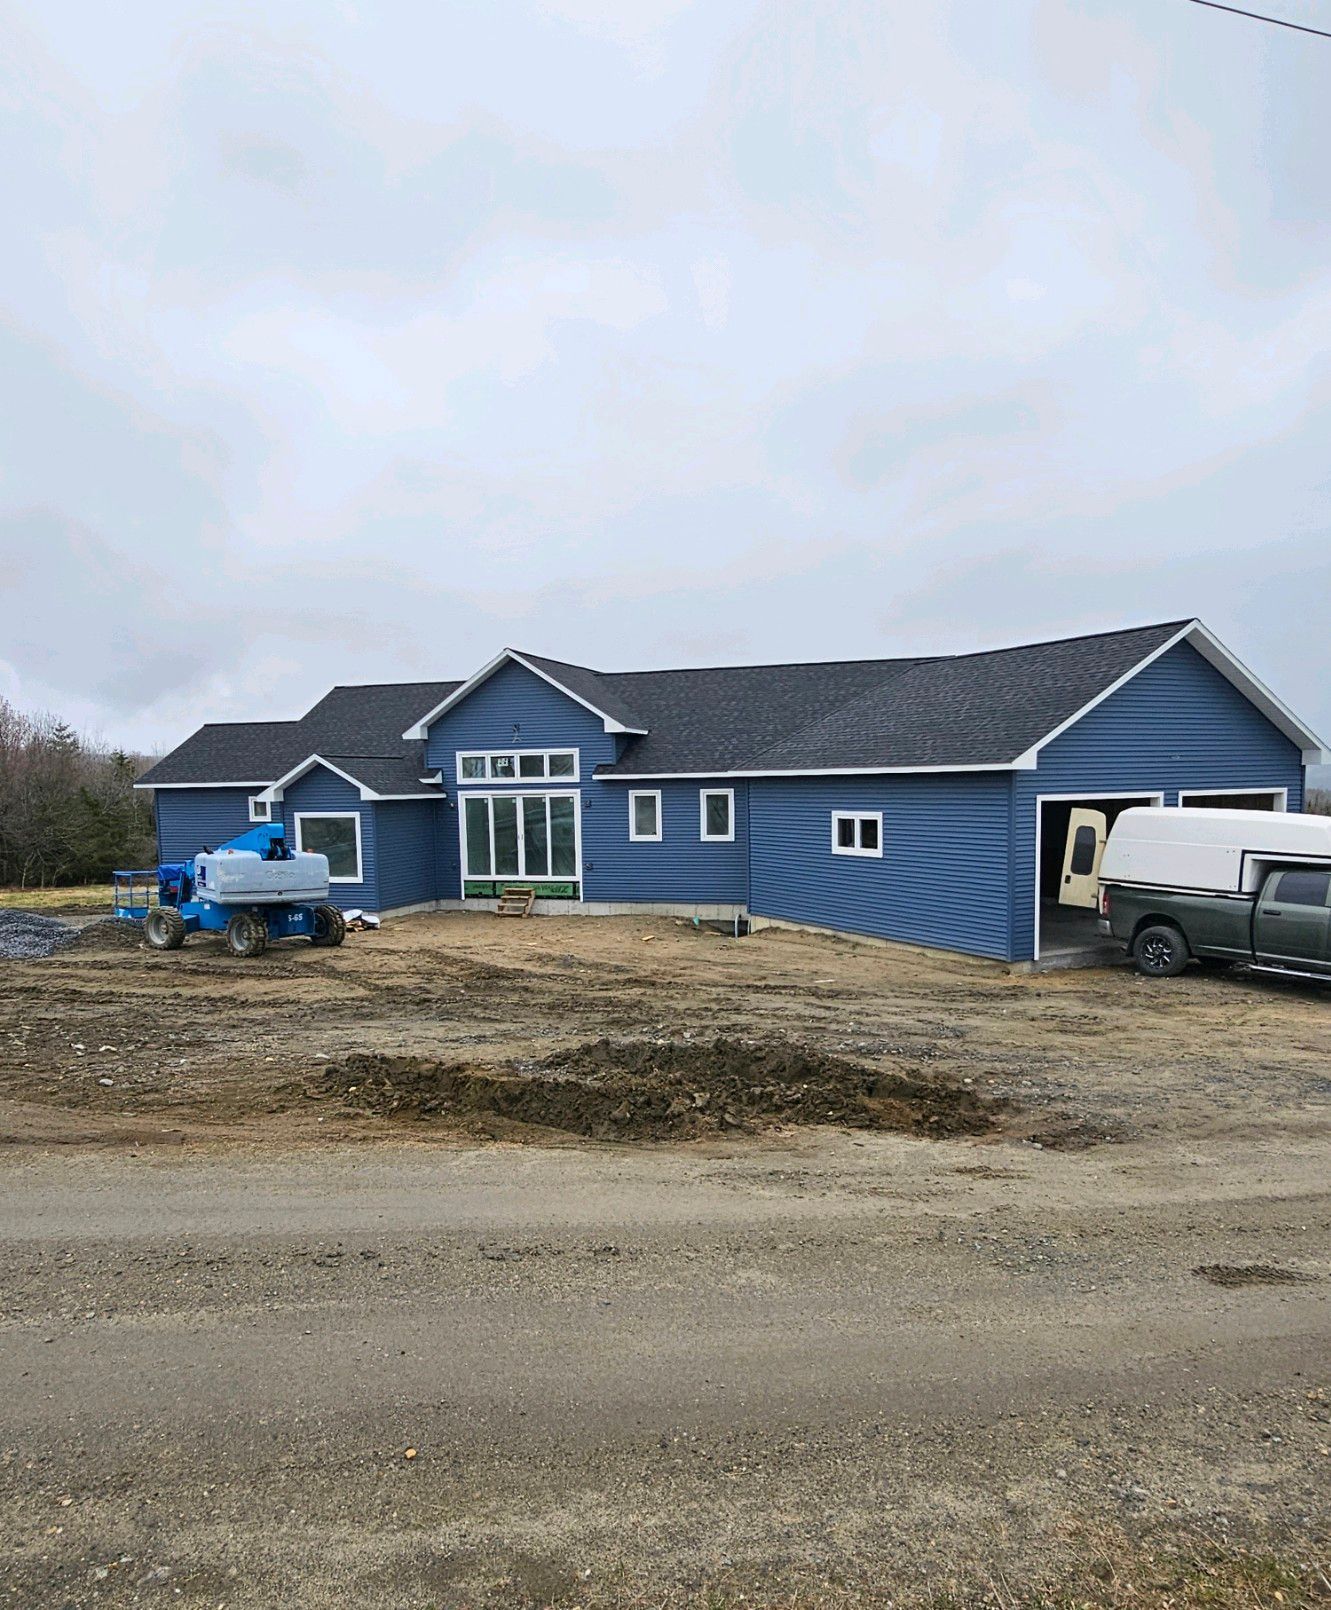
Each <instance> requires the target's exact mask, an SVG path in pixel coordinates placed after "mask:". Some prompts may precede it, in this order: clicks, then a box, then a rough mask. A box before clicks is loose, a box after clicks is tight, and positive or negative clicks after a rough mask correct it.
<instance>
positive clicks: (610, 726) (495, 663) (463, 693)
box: [402, 648, 647, 740]
mask: <svg viewBox="0 0 1331 1610" xmlns="http://www.w3.org/2000/svg"><path fill="white" fill-rule="evenodd" d="M510 661H511V662H512V663H513V664H514V665H520V666H521V667H522V668H523V670H524V671H530V672H531V674H532V675H533V676H539V677H540V679H541V681H542V682H548V683H549V684H550V686H551V687H552V688H557V689H558V690H559V692H560V693H562V694H563V695H564V697H565V698H568V699H572V700H573V702H574V704H580V705H581V706H582V708H583V709H584V710H590V711H591V713H592V714H593V715H594V716H600V718H601V720H602V722H603V723H604V725H605V730H606V731H607V732H624V733H636V734H638V735H639V736H641V735H642V734H644V733H645V732H646V730H647V729H646V728H645V727H626V726H625V725H624V723H623V722H622V721H616V720H615V718H614V717H613V716H608V715H606V713H605V711H604V710H598V709H597V708H596V706H595V705H594V704H591V703H589V702H588V701H587V700H586V699H584V698H583V697H582V696H581V695H580V694H577V693H574V692H573V690H572V688H566V687H565V686H564V684H563V683H562V682H559V681H557V680H556V679H555V678H554V677H552V676H551V675H550V674H549V672H548V671H542V670H541V669H540V667H539V666H535V665H533V664H532V663H531V661H530V660H526V659H524V658H523V656H522V655H521V654H519V653H518V651H517V650H516V649H512V648H506V649H504V650H502V651H501V652H500V653H498V654H496V655H495V657H494V659H492V660H491V661H490V662H489V663H488V664H487V665H483V666H482V667H481V668H480V670H479V671H477V672H476V674H475V675H474V676H469V677H468V678H467V680H466V681H465V682H464V683H463V684H462V686H461V687H460V688H456V689H454V691H453V692H452V693H450V694H449V696H448V697H447V698H446V699H445V700H444V701H443V702H442V703H441V704H437V705H435V707H434V709H433V710H430V711H428V712H427V713H426V714H425V715H423V716H422V717H421V719H420V720H419V721H417V722H415V723H414V724H413V725H412V726H410V727H408V728H407V730H406V731H405V732H404V733H403V734H402V736H403V738H405V739H409V740H410V739H424V738H428V737H429V729H430V727H431V726H433V724H434V723H435V722H436V721H438V719H439V717H440V716H441V715H443V714H444V712H445V711H447V710H451V709H452V708H453V706H454V705H455V704H461V702H462V700H463V699H465V698H466V697H467V695H468V694H470V693H474V692H475V691H476V689H477V688H478V687H480V685H481V683H482V682H486V681H488V680H489V679H490V677H492V676H493V675H494V674H495V672H496V671H497V670H498V669H499V668H500V666H502V665H505V664H507V663H509V662H510Z"/></svg>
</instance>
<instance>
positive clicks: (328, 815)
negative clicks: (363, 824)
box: [291, 811, 365, 883]
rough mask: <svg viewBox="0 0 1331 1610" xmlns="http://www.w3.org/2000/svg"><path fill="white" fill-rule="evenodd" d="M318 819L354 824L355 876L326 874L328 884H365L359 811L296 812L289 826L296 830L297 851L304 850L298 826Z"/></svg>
mask: <svg viewBox="0 0 1331 1610" xmlns="http://www.w3.org/2000/svg"><path fill="white" fill-rule="evenodd" d="M319 817H322V818H324V819H325V820H329V819H333V820H336V821H339V822H344V821H348V820H349V821H352V822H354V823H355V824H356V876H355V877H354V878H348V877H346V876H345V875H344V876H341V877H334V876H333V874H332V873H331V872H330V873H329V874H328V881H329V883H364V882H365V857H364V856H363V855H362V853H361V840H360V812H359V811H297V812H296V813H295V814H294V815H293V816H292V818H291V825H292V827H294V828H295V830H296V848H297V849H298V850H300V849H303V848H304V845H303V844H302V843H301V837H300V824H301V823H302V822H304V821H306V820H307V819H315V818H319ZM320 853H322V852H320Z"/></svg>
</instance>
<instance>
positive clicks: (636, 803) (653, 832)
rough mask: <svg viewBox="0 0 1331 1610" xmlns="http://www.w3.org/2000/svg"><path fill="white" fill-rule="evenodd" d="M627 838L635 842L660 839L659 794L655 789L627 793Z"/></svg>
mask: <svg viewBox="0 0 1331 1610" xmlns="http://www.w3.org/2000/svg"><path fill="white" fill-rule="evenodd" d="M629 838H631V839H633V840H635V841H637V842H647V843H653V844H659V843H660V841H661V795H660V794H659V793H658V792H657V791H655V790H651V791H647V792H639V791H638V790H636V789H635V790H634V791H633V792H632V793H630V794H629Z"/></svg>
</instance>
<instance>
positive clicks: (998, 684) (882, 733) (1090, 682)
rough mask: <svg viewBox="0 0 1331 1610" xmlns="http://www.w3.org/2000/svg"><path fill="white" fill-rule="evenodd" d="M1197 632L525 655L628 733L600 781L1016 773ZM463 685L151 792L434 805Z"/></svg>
mask: <svg viewBox="0 0 1331 1610" xmlns="http://www.w3.org/2000/svg"><path fill="white" fill-rule="evenodd" d="M1188 624H1190V623H1189V622H1188V621H1167V622H1164V623H1162V624H1159V625H1154V626H1142V627H1135V628H1132V629H1130V630H1127V631H1119V632H1099V633H1095V634H1093V635H1089V636H1084V637H1069V638H1062V639H1059V640H1057V641H1055V642H1049V643H1031V644H1025V645H1022V646H1020V647H1017V648H1007V649H995V650H991V651H988V652H985V653H979V654H960V655H953V656H947V657H939V658H933V659H891V660H837V661H830V662H826V663H822V664H803V665H798V664H797V665H737V666H714V667H709V668H703V669H690V670H680V671H617V672H604V671H594V670H591V669H590V668H589V667H587V666H579V665H571V664H569V663H568V662H567V661H563V660H552V659H548V658H546V657H544V656H540V655H534V654H525V653H524V654H523V655H522V658H523V659H525V660H527V661H528V662H529V663H530V664H531V665H532V666H534V667H536V668H537V669H538V670H540V671H541V672H543V673H544V674H545V675H546V676H549V677H550V678H551V679H552V680H553V681H555V682H556V683H558V684H559V685H560V686H562V687H564V688H566V689H567V690H568V691H569V692H571V693H572V694H574V695H575V696H576V697H578V698H580V699H582V700H584V701H585V702H586V703H587V704H589V705H591V706H592V707H593V708H594V709H596V710H598V711H600V712H601V714H602V715H604V716H608V717H610V719H611V720H612V721H615V722H618V723H619V724H620V725H621V726H623V727H627V728H630V729H645V730H643V731H642V735H641V736H631V737H630V738H629V739H628V741H627V743H626V744H625V746H624V751H623V754H622V755H621V757H620V759H619V760H618V762H617V763H616V764H615V765H613V766H603V767H600V768H598V772H597V775H598V776H603V777H615V776H631V775H639V776H641V775H661V776H668V775H672V774H674V775H678V774H679V773H696V774H702V775H706V774H715V773H719V772H745V771H754V772H764V771H772V772H783V771H823V770H838V769H845V770H858V769H865V770H872V769H875V768H879V767H881V768H883V769H885V770H886V769H892V768H895V767H928V766H943V767H957V768H962V769H964V768H966V767H979V766H1002V765H1010V764H1011V763H1012V762H1013V761H1014V760H1016V759H1017V758H1018V757H1019V756H1020V755H1022V754H1023V753H1025V751H1026V750H1028V749H1030V748H1031V747H1032V746H1033V745H1034V744H1037V743H1039V742H1040V740H1041V739H1043V738H1045V737H1047V736H1048V734H1049V733H1050V732H1052V731H1053V730H1054V729H1055V728H1057V727H1059V726H1061V725H1062V724H1063V723H1064V722H1065V721H1067V720H1068V719H1069V718H1070V717H1072V716H1074V715H1075V714H1076V713H1077V711H1078V710H1080V709H1082V708H1083V707H1084V706H1085V705H1087V704H1088V703H1090V702H1091V700H1093V699H1094V698H1095V697H1096V696H1097V695H1098V694H1100V693H1103V692H1104V691H1105V690H1106V689H1108V688H1109V687H1111V686H1112V685H1113V684H1114V683H1115V682H1117V681H1118V680H1119V679H1120V678H1121V677H1123V676H1125V675H1127V673H1128V672H1130V671H1131V670H1132V669H1133V668H1134V667H1135V666H1137V665H1139V664H1140V663H1141V661H1142V660H1143V659H1145V658H1146V657H1147V655H1149V654H1150V653H1152V651H1153V650H1155V649H1157V648H1159V647H1161V646H1162V645H1163V644H1164V643H1166V642H1168V641H1169V640H1170V639H1171V638H1172V637H1174V636H1176V635H1177V634H1178V633H1179V632H1180V631H1181V630H1182V629H1183V628H1184V627H1185V626H1187V625H1188ZM462 685H463V684H462V683H461V682H391V683H378V684H374V685H372V686H369V687H338V688H334V689H333V690H332V691H331V692H330V693H328V694H326V695H325V696H324V697H323V698H322V699H321V700H320V701H319V702H318V704H316V705H315V706H314V708H313V709H312V710H310V712H309V713H308V715H306V716H304V717H302V718H301V720H299V721H258V722H234V723H226V724H213V725H209V726H206V727H202V728H200V730H199V731H198V732H196V733H195V734H194V735H193V737H191V738H188V739H186V741H185V742H184V743H183V744H181V745H180V747H179V748H177V749H175V750H173V751H172V752H171V754H169V755H168V756H166V758H165V759H164V760H162V761H160V762H159V763H158V764H157V765H156V766H154V767H153V768H152V770H151V771H150V772H148V773H147V774H146V775H145V776H144V777H143V778H141V779H140V781H141V782H143V783H146V784H149V785H151V784H154V783H191V782H198V783H222V782H265V783H267V782H273V781H275V780H276V779H277V778H278V777H280V776H282V775H283V774H284V773H285V772H287V771H290V770H291V769H292V768H293V767H294V766H296V765H298V764H299V763H300V762H301V761H302V760H305V759H307V758H308V757H309V756H310V755H311V754H321V755H323V756H324V757H325V758H326V759H328V760H330V761H333V762H334V764H336V765H338V766H340V767H341V768H342V770H343V771H346V772H348V773H350V775H352V776H354V777H356V778H357V779H358V780H359V781H361V782H363V783H365V784H366V786H367V787H369V788H371V789H373V790H374V791H375V792H376V793H381V794H406V793H417V794H418V793H428V792H430V791H431V788H430V785H427V784H423V783H422V782H421V781H420V778H421V777H422V776H423V775H424V757H423V746H422V745H421V744H420V743H418V742H415V741H408V740H404V739H403V738H402V736H401V735H402V733H403V732H404V731H406V730H407V729H408V728H409V727H411V726H413V725H414V724H415V723H416V722H418V721H419V720H420V719H421V718H422V716H423V715H424V714H425V713H426V712H427V711H429V710H433V709H434V708H436V707H437V706H438V705H439V704H441V703H443V702H444V700H446V699H447V698H448V697H449V696H450V694H452V693H454V692H455V691H456V690H457V689H458V688H459V687H461V686H462Z"/></svg>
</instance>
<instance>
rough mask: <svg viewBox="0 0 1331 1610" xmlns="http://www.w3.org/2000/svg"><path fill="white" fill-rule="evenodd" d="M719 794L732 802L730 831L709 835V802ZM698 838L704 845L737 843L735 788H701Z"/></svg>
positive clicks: (699, 793)
mask: <svg viewBox="0 0 1331 1610" xmlns="http://www.w3.org/2000/svg"><path fill="white" fill-rule="evenodd" d="M717 794H724V795H725V796H726V798H727V800H728V801H729V802H730V831H729V832H728V833H709V832H708V831H707V801H708V800H709V799H712V798H713V797H714V796H715V795H717ZM698 837H699V839H700V840H701V841H702V842H703V843H704V844H733V843H734V842H735V790H734V789H733V788H700V789H699V790H698Z"/></svg>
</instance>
